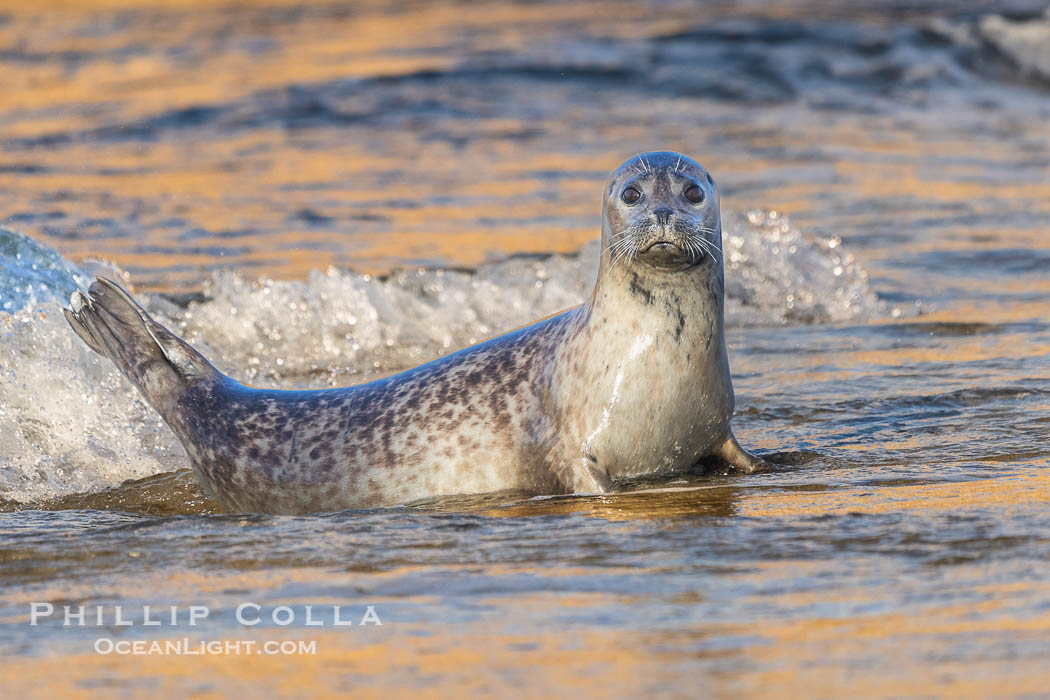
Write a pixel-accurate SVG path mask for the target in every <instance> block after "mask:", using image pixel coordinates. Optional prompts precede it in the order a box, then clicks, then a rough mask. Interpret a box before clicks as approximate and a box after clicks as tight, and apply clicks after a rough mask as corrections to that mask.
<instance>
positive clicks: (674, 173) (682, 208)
mask: <svg viewBox="0 0 1050 700" xmlns="http://www.w3.org/2000/svg"><path fill="white" fill-rule="evenodd" d="M602 209H603V211H602V214H603V218H602V249H603V250H604V251H608V253H609V262H610V264H611V265H616V264H619V263H621V262H626V263H627V264H634V263H635V262H637V263H640V264H643V265H647V266H650V267H652V268H656V269H659V270H667V271H670V272H675V271H681V270H687V269H689V268H691V267H694V266H696V265H699V264H701V263H704V262H705V261H706V262H708V263H712V262H714V260H715V257H716V255H718V253H719V252H720V247H721V238H722V231H721V223H720V220H721V219H720V216H719V211H718V189H717V187H716V186H715V181H714V179H713V178H712V177H711V175H710V174H709V173H708V172H707V171H706V170H705V169H704V168H703V166H701V165H700V164H699V163H697V162H696V161H694V160H692V159H691V158H687V157H685V156H683V155H681V154H678V153H673V152H670V151H658V152H655V153H643V154H641V155H637V156H635V157H634V158H631V159H630V160H628V161H627V162H626V163H624V164H623V165H621V166H620V167H619V168H617V169H616V171H615V172H614V173H613V175H612V178H611V179H610V181H609V185H608V187H607V189H606V192H605V200H604V203H603V207H602Z"/></svg>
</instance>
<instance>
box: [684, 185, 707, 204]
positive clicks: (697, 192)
mask: <svg viewBox="0 0 1050 700" xmlns="http://www.w3.org/2000/svg"><path fill="white" fill-rule="evenodd" d="M682 195H683V196H685V198H686V199H687V200H689V201H690V202H692V203H693V204H699V203H700V202H702V201H704V191H703V190H702V189H700V186H699V185H689V186H688V187H686V188H685V189H684V190H682Z"/></svg>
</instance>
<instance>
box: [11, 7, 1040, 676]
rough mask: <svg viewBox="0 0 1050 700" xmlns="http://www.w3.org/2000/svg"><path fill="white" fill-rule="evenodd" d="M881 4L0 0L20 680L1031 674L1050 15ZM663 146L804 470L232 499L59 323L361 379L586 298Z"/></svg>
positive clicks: (287, 370) (767, 425) (741, 341)
mask: <svg viewBox="0 0 1050 700" xmlns="http://www.w3.org/2000/svg"><path fill="white" fill-rule="evenodd" d="M853 5H854V4H853V3H825V2H817V1H812V2H772V3H759V2H748V1H743V0H742V1H740V2H713V3H706V4H703V5H696V4H693V3H678V2H673V1H667V2H664V1H660V0H648V1H635V2H630V3H615V2H614V3H594V2H587V1H586V0H585V1H583V2H576V3H571V4H569V3H547V2H521V3H464V4H453V3H440V4H439V3H417V2H409V1H407V0H395V1H394V2H390V3H380V2H358V3H352V4H347V3H336V2H332V3H313V4H309V5H298V4H294V3H290V2H280V1H277V0H265V1H263V2H258V3H251V4H226V3H203V2H198V1H194V0H174V1H171V2H164V3H161V2H153V1H151V0H91V2H85V3H73V2H54V3H49V4H46V5H36V4H32V5H31V4H26V3H16V2H13V0H0V86H3V88H4V89H3V90H0V620H2V623H0V658H2V660H0V690H2V691H3V695H4V696H5V697H34V696H52V697H90V696H92V695H95V694H105V695H107V696H108V697H114V696H117V697H125V696H129V697H137V696H146V695H148V696H165V695H179V696H187V697H188V696H201V697H205V696H215V697H221V696H224V695H229V694H232V693H235V692H242V691H244V690H246V689H248V688H252V689H253V692H258V689H259V688H260V687H261V688H262V694H263V695H264V696H274V697H285V696H287V697H301V696H302V695H303V694H306V693H314V694H336V693H353V694H354V695H355V696H363V697H368V696H373V695H374V696H379V695H386V694H389V693H390V692H392V691H397V692H414V693H421V694H428V693H429V694H435V695H440V694H447V693H451V692H453V691H455V692H458V693H467V692H470V693H477V694H503V693H507V692H513V691H518V692H528V693H530V694H533V695H535V694H539V693H546V694H549V695H557V696H562V695H570V694H571V695H579V694H580V693H583V692H595V691H597V692H601V693H603V694H606V695H637V694H639V693H647V694H654V695H663V696H698V695H699V696H715V697H721V696H732V697H740V696H748V697H751V696H754V697H769V696H773V695H797V696H808V697H844V696H850V697H930V696H946V695H951V696H963V697H966V696H971V697H997V696H999V697H1016V696H1025V697H1029V696H1041V695H1043V694H1045V693H1046V692H1047V691H1046V688H1047V687H1050V666H1048V665H1047V662H1046V660H1047V659H1048V658H1050V439H1048V438H1050V51H1048V49H1047V47H1048V46H1050V11H1048V10H1047V6H1046V3H1039V2H1024V1H1012V2H1001V3H992V2H960V3H949V2H937V1H935V0H931V1H928V2H922V1H919V2H903V1H901V2H895V1H892V0H881V1H880V2H875V3H871V4H866V6H865V7H864V8H858V7H855V6H853ZM657 149H674V150H679V151H682V152H684V153H687V154H689V155H691V156H693V157H694V158H696V159H697V160H699V161H700V162H701V163H703V164H704V165H705V166H706V167H707V168H708V169H709V170H710V171H711V172H712V174H713V175H714V177H715V179H716V180H717V181H718V183H719V186H720V190H721V195H722V210H723V222H724V240H723V249H724V251H725V265H726V294H727V300H726V308H727V325H728V342H729V353H730V363H731V366H732V369H733V380H734V386H735V389H736V394H737V415H736V417H735V419H734V426H735V432H736V434H737V436H738V437H739V439H740V441H741V443H742V444H744V445H745V446H747V447H749V448H751V449H753V450H754V451H756V452H757V453H760V454H762V455H764V456H766V457H767V458H769V459H770V460H772V461H775V462H778V463H779V464H780V469H779V470H778V471H776V472H774V473H770V474H762V475H755V476H731V477H730V476H717V475H716V476H700V475H687V476H680V477H674V478H668V479H663V480H653V481H644V482H636V483H630V484H624V485H623V487H624V490H625V491H624V493H620V494H616V495H610V496H605V497H600V498H597V497H554V498H533V499H526V498H522V497H519V496H514V495H508V494H496V495H480V496H463V497H455V498H445V499H435V500H432V501H427V502H422V503H409V504H405V505H403V506H399V507H396V508H386V509H378V510H369V511H345V512H339V513H324V514H317V515H313V516H303V517H275V516H262V515H255V514H236V513H225V512H223V511H222V509H221V507H220V506H219V505H218V504H216V503H213V502H211V501H209V500H208V499H206V498H205V497H204V496H203V495H202V494H201V492H200V490H199V489H198V488H197V486H196V485H195V483H194V481H193V478H192V475H191V474H190V473H189V472H188V471H187V467H188V464H187V461H186V457H185V454H184V453H183V451H182V448H181V446H180V445H179V444H178V442H177V441H176V440H175V438H174V435H173V434H172V433H171V432H170V431H169V430H168V429H167V427H166V426H165V425H164V424H163V423H162V421H161V420H160V418H159V416H158V415H157V414H156V413H155V412H154V411H153V410H152V409H151V408H149V406H148V405H146V404H145V403H144V401H143V400H142V399H141V398H140V397H139V396H138V394H137V393H136V391H135V389H134V388H133V387H132V386H131V385H130V384H129V383H128V382H127V381H126V380H124V379H123V378H122V377H121V376H120V374H119V373H118V372H117V371H116V370H115V369H114V368H113V367H112V366H111V365H110V364H109V363H108V362H106V361H104V360H102V359H101V358H99V357H97V356H95V355H94V354H93V353H92V352H91V351H90V350H89V349H88V348H87V347H86V346H84V344H83V343H81V342H80V341H79V339H77V338H76V337H75V335H74V334H73V333H72V331H71V330H70V329H69V328H68V326H67V324H66V322H65V320H64V319H63V317H62V314H61V307H62V305H63V304H64V303H65V302H66V300H68V298H69V294H70V293H71V292H72V291H73V290H75V289H77V288H78V287H79V288H82V289H83V288H85V287H86V285H87V284H89V283H90V280H91V278H92V276H93V275H94V274H100V273H104V274H107V275H110V276H114V277H115V278H117V279H120V280H122V281H123V282H124V283H125V284H127V285H128V286H129V287H131V288H133V289H134V290H135V291H136V293H137V294H138V295H139V298H140V299H142V300H143V302H144V303H145V305H146V306H147V308H148V309H149V310H150V311H151V313H154V314H155V315H156V316H157V317H158V318H159V319H160V320H162V322H163V323H165V324H166V325H168V327H169V328H171V329H172V330H175V331H177V332H178V333H180V334H181V335H183V336H184V337H186V338H188V339H189V340H190V341H191V342H193V343H194V344H195V345H196V346H197V347H199V348H200V349H201V350H202V351H204V352H205V354H206V355H207V356H208V357H209V358H211V359H212V360H213V361H214V362H215V364H216V365H217V366H218V367H219V368H220V369H222V370H223V371H226V372H227V373H229V374H230V375H232V376H234V377H236V378H237V379H239V380H242V381H245V382H248V383H251V384H254V385H259V386H273V387H286V388H293V387H294V388H299V387H328V386H338V385H346V384H353V383H357V382H360V381H365V380H368V379H371V378H374V377H378V376H383V375H386V374H389V373H392V372H396V371H398V370H401V369H405V368H408V367H411V366H414V365H416V364H419V363H421V362H424V361H427V360H429V359H432V358H434V357H438V356H440V355H442V354H445V353H449V352H453V351H455V350H457V349H459V348H461V347H464V346H466V345H469V344H471V343H474V342H477V341H479V340H482V339H485V338H487V337H491V336H493V335H496V334H499V333H501V332H503V331H505V330H508V329H511V328H514V327H516V326H519V325H522V324H524V323H527V322H529V321H532V320H534V319H537V318H540V317H542V316H545V315H548V314H551V313H554V312H557V311H559V310H561V309H564V308H567V307H569V306H572V305H574V304H577V303H579V302H580V301H582V300H583V299H584V297H585V296H586V295H587V293H588V291H589V289H590V286H591V284H592V283H593V280H594V275H595V271H596V263H597V255H598V250H599V248H598V243H597V240H596V239H597V236H598V235H599V232H600V231H599V229H600V209H599V207H600V202H601V193H602V187H603V185H604V183H605V181H606V179H607V177H608V174H609V173H610V171H611V170H612V169H613V168H615V167H616V166H617V165H618V164H619V163H620V162H622V161H623V160H625V159H627V158H628V157H630V156H632V155H634V154H635V153H638V152H641V151H646V150H657ZM244 603H251V604H255V605H258V606H259V607H260V610H261V615H260V620H261V621H260V623H259V624H257V625H245V624H242V623H241V622H240V621H238V619H237V613H236V611H237V609H238V606H240V605H242V604H244ZM34 604H40V605H41V606H44V605H50V606H52V607H53V608H54V609H55V610H56V611H57V612H56V613H55V614H53V615H50V616H45V617H43V618H42V619H39V620H37V622H38V624H35V625H33V624H30V622H31V615H30V613H31V611H32V610H33V609H34ZM63 606H72V607H73V609H74V610H76V608H77V607H78V606H85V609H86V610H87V612H86V621H85V623H84V624H79V623H78V622H77V618H74V621H73V622H72V623H71V624H65V621H64V619H63V618H62V610H63ZM116 606H120V607H121V608H122V610H123V616H124V618H126V619H128V620H130V621H131V622H132V624H130V625H123V624H120V621H119V620H118V619H117V618H116V617H115V613H114V610H115V607H116ZM144 606H150V608H151V609H152V610H153V613H151V612H149V611H144V609H143V608H144ZM172 606H174V607H175V609H176V610H175V612H174V613H172V615H173V617H174V618H175V622H174V623H172V621H171V619H169V617H168V615H169V612H168V611H170V609H171V607H172ZM194 606H197V607H201V606H203V607H207V608H208V610H209V616H208V617H207V618H206V619H204V620H203V621H202V622H201V623H200V624H198V625H189V623H188V616H189V611H190V609H191V608H193V607H194ZM280 606H287V607H288V608H289V609H290V611H291V613H292V615H293V616H294V617H295V619H294V620H293V621H292V622H290V623H289V624H280V623H279V622H278V621H275V620H274V616H273V615H272V614H271V613H272V612H273V610H275V609H277V608H280ZM308 606H309V607H310V608H311V609H312V610H313V611H314V613H316V615H317V618H318V619H319V620H320V621H321V622H322V624H320V625H313V624H307V623H306V622H305V620H306V619H307V614H308V613H307V607H308ZM333 606H341V608H342V610H343V616H344V617H346V618H352V619H353V621H354V624H353V625H352V626H342V625H337V624H335V620H336V618H337V617H338V615H334V614H333V612H332V610H333ZM369 606H372V610H373V612H374V613H375V615H376V616H377V617H378V618H380V619H381V621H382V623H383V624H382V625H374V624H359V622H361V621H362V620H363V619H365V618H367V617H368V615H369V613H368V612H367V611H368V609H369ZM158 609H159V610H162V611H165V612H164V613H163V615H162V617H163V620H162V624H156V625H153V624H147V623H148V622H151V621H152V620H153V617H152V616H153V615H155V614H156V611H157V610H158ZM97 611H100V612H97ZM282 614H283V613H282ZM278 617H279V616H278ZM100 639H101V640H110V641H127V642H140V643H152V642H170V641H173V640H183V639H185V640H188V642H187V643H192V644H198V643H200V642H207V641H212V640H221V641H230V640H254V641H265V640H277V641H285V642H287V641H292V642H297V641H307V642H310V641H312V642H314V643H315V645H316V648H315V650H314V653H299V654H286V655H263V654H250V653H247V654H246V653H239V654H232V653H223V654H203V655H187V654H183V655H178V654H172V653H169V654H165V655H159V654H121V653H117V652H113V653H99V652H98V648H99V647H98V645H99V640H100ZM103 646H105V642H103Z"/></svg>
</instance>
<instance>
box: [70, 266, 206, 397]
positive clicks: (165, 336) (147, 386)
mask: <svg viewBox="0 0 1050 700" xmlns="http://www.w3.org/2000/svg"><path fill="white" fill-rule="evenodd" d="M70 306H71V307H72V308H69V309H63V313H64V314H65V317H66V320H67V321H69V325H70V326H72V327H73V330H74V331H75V332H76V334H77V335H78V336H80V338H81V339H82V340H83V341H84V342H85V343H87V345H88V346H89V347H90V348H91V349H92V350H94V351H95V352H97V353H99V354H100V355H102V356H104V357H107V358H109V359H110V360H111V361H112V362H113V363H114V364H115V365H116V366H117V368H118V369H119V370H120V371H121V372H123V373H124V375H125V376H126V377H127V378H128V379H130V380H131V381H132V382H133V383H134V384H135V386H137V387H138V388H139V390H140V391H141V392H142V393H143V395H145V397H146V399H147V400H148V401H149V402H150V403H151V404H152V405H153V407H154V408H156V409H157V410H158V411H160V413H161V415H162V416H164V417H165V418H167V415H165V408H166V406H167V405H168V404H169V402H170V401H171V400H173V399H175V398H177V397H178V396H179V395H180V394H181V393H182V389H184V388H185V386H186V384H187V382H188V381H190V380H193V379H197V378H204V377H220V376H222V375H221V374H220V373H219V371H218V370H216V369H215V368H214V367H213V366H212V365H211V363H209V362H208V361H207V360H206V359H204V356H203V355H201V354H200V353H199V352H197V351H196V350H194V349H193V348H192V347H190V345H189V344H187V343H186V342H185V341H184V340H182V339H181V338H179V337H178V336H176V335H175V334H174V333H172V332H171V331H169V330H168V329H167V328H165V327H164V326H162V325H160V324H159V323H157V322H156V321H154V320H153V319H152V318H151V317H150V315H149V314H148V313H146V311H145V309H143V308H142V307H141V306H139V305H138V303H136V302H135V300H134V299H132V298H131V295H130V294H128V293H127V292H125V291H124V290H123V289H121V288H120V286H119V285H117V284H116V283H115V282H112V281H110V280H107V279H104V278H101V277H99V278H97V279H96V280H95V281H94V282H93V283H92V284H91V287H90V289H89V290H88V295H87V296H85V295H84V294H83V293H82V292H80V291H76V292H74V293H73V296H72V297H71V299H70Z"/></svg>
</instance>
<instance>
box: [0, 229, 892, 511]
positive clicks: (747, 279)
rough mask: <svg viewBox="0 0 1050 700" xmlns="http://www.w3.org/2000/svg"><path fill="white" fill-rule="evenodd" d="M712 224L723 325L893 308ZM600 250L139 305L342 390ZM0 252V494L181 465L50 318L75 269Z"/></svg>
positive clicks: (573, 275) (222, 357) (561, 297)
mask: <svg viewBox="0 0 1050 700" xmlns="http://www.w3.org/2000/svg"><path fill="white" fill-rule="evenodd" d="M725 227H726V234H725V237H724V246H725V259H726V294H727V302H726V310H727V322H728V323H729V324H730V325H748V324H781V323H824V322H856V321H860V320H864V319H867V318H872V317H877V318H878V317H885V316H888V315H896V314H899V313H900V310H899V309H891V308H889V307H887V306H886V305H885V304H883V303H881V302H879V301H878V299H877V298H876V296H875V294H874V292H873V291H872V290H871V289H870V286H869V284H868V281H867V276H866V275H865V273H864V271H863V269H862V268H861V267H860V265H859V264H858V263H857V262H856V261H855V260H854V259H853V257H852V256H851V255H849V254H848V253H845V252H844V251H843V250H842V247H841V244H840V243H839V242H838V241H836V240H834V239H832V240H818V239H811V238H809V237H807V236H804V235H803V234H802V233H801V232H800V231H798V230H797V229H795V228H794V227H792V226H791V225H790V223H789V222H788V221H787V220H786V219H785V218H784V217H783V216H778V215H776V214H775V213H773V212H751V213H750V214H748V215H746V216H742V215H741V216H733V215H727V216H726V217H725ZM598 252H599V245H598V242H597V241H594V242H592V243H590V244H588V245H587V246H586V247H585V248H584V249H583V250H582V251H580V253H579V254H577V255H552V256H546V257H534V258H512V259H509V260H505V261H501V262H497V263H491V264H486V265H482V266H481V267H480V268H478V269H477V270H475V271H472V272H469V271H459V270H450V269H445V270H422V269H420V270H408V271H399V272H396V273H394V274H392V275H390V276H389V277H385V278H382V279H380V278H376V277H374V276H369V275H364V274H360V273H356V272H350V271H340V270H334V269H330V270H328V271H327V272H320V271H315V272H313V273H312V274H310V276H309V278H308V279H307V280H305V281H275V280H269V279H265V280H247V279H245V278H243V277H241V276H240V275H239V274H237V273H235V272H224V273H221V274H217V275H215V276H214V277H213V278H212V279H211V280H209V281H208V282H207V283H206V284H205V288H204V292H205V296H206V297H208V300H207V301H204V302H199V303H192V304H190V306H189V308H187V309H183V308H181V307H179V306H177V305H175V304H173V303H171V302H170V301H167V300H165V299H164V298H163V297H160V296H156V295H154V296H152V297H150V296H145V295H143V296H141V297H140V298H141V299H142V300H143V301H144V302H145V305H146V307H147V308H148V309H149V310H150V311H151V312H152V313H154V314H155V315H156V316H157V317H158V319H159V320H160V321H161V322H162V323H165V325H167V326H168V327H169V328H172V329H173V330H176V331H177V332H179V333H180V334H182V335H184V336H185V337H186V338H187V339H188V340H190V341H191V342H192V343H194V345H196V346H197V347H199V348H200V349H201V350H202V351H203V352H204V353H205V354H206V355H207V356H208V357H209V358H211V359H212V360H213V361H214V362H215V363H216V365H217V366H219V368H220V369H223V370H224V371H227V372H228V373H230V374H231V375H232V376H234V377H236V378H237V379H240V380H242V381H247V382H250V383H253V384H256V385H261V386H285V387H291V386H324V385H339V384H353V383H356V382H359V381H363V380H365V379H367V378H370V377H373V376H375V375H377V374H385V373H389V372H393V371H396V370H399V369H403V368H406V367H410V366H413V365H416V364H419V363H420V362H424V361H426V360H428V359H431V358H433V357H436V356H438V355H441V354H444V353H448V352H452V351H454V350H456V349H458V348H460V347H463V346H465V345H469V344H471V343H474V342H477V341H479V340H482V339H484V338H487V337H490V336H493V335H497V334H499V333H500V332H502V331H505V330H508V329H511V328H514V327H517V326H520V325H522V324H525V323H528V322H530V321H533V320H535V319H537V318H541V317H543V316H546V315H549V314H552V313H555V312H557V311H560V310H562V309H565V308H568V307H570V306H573V305H575V304H577V303H579V302H581V301H582V300H583V299H584V298H585V297H586V294H587V293H588V292H589V290H590V288H591V286H592V285H593V282H594V276H595V274H596V268H597V258H598ZM0 257H3V260H2V261H0V262H2V265H3V267H2V269H3V271H4V277H3V278H2V279H0V299H6V300H8V301H10V302H12V304H11V306H9V307H8V308H7V309H6V310H4V311H0V498H6V499H11V500H17V501H30V500H38V499H41V498H45V497H50V496H58V495H64V494H68V493H75V492H85V491H97V490H100V489H103V488H106V487H108V486H112V485H115V484H117V483H119V482H120V481H122V480H125V479H129V478H139V477H143V476H147V475H149V474H153V473H157V472H160V471H168V470H171V469H173V468H175V467H177V466H183V465H185V456H184V453H183V451H182V448H181V446H180V445H179V444H178V442H177V441H176V439H175V437H174V436H173V435H172V433H171V431H170V430H168V428H167V427H166V426H165V425H163V423H162V422H161V420H160V418H159V417H158V416H157V414H156V413H155V412H154V411H153V410H152V409H151V408H150V407H149V406H147V405H146V403H145V402H144V400H143V399H142V398H141V397H140V396H139V395H138V393H137V391H136V390H135V389H134V388H133V387H132V386H131V384H130V383H129V382H128V381H127V380H125V379H124V378H123V377H122V376H121V375H120V374H119V372H117V370H116V369H115V368H114V367H113V366H112V365H111V364H110V363H109V362H108V361H106V360H103V359H102V358H100V357H98V356H97V355H95V354H94V353H93V352H92V351H91V350H89V349H88V348H87V347H86V346H85V345H84V344H83V343H82V342H81V341H80V340H79V339H78V338H77V337H76V336H75V335H74V334H73V332H72V330H71V329H70V328H69V327H68V325H67V324H66V321H65V319H64V318H63V317H62V313H61V306H62V305H64V304H65V303H66V300H67V299H68V294H69V293H70V292H71V291H72V290H73V289H75V288H76V287H77V286H81V287H83V285H84V284H85V282H86V281H87V279H88V277H87V275H85V274H83V273H82V272H81V271H79V270H77V269H76V268H75V267H74V266H72V265H71V264H69V263H68V262H67V261H64V260H62V259H61V258H60V257H59V256H58V255H57V254H55V253H54V251H52V250H51V249H49V248H47V247H46V246H44V245H42V244H40V243H38V242H36V241H32V240H31V239H28V238H26V237H24V236H20V235H19V234H16V233H13V232H10V231H5V230H3V229H0ZM42 270H43V272H42ZM27 290H28V291H27ZM12 307H17V308H12Z"/></svg>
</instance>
